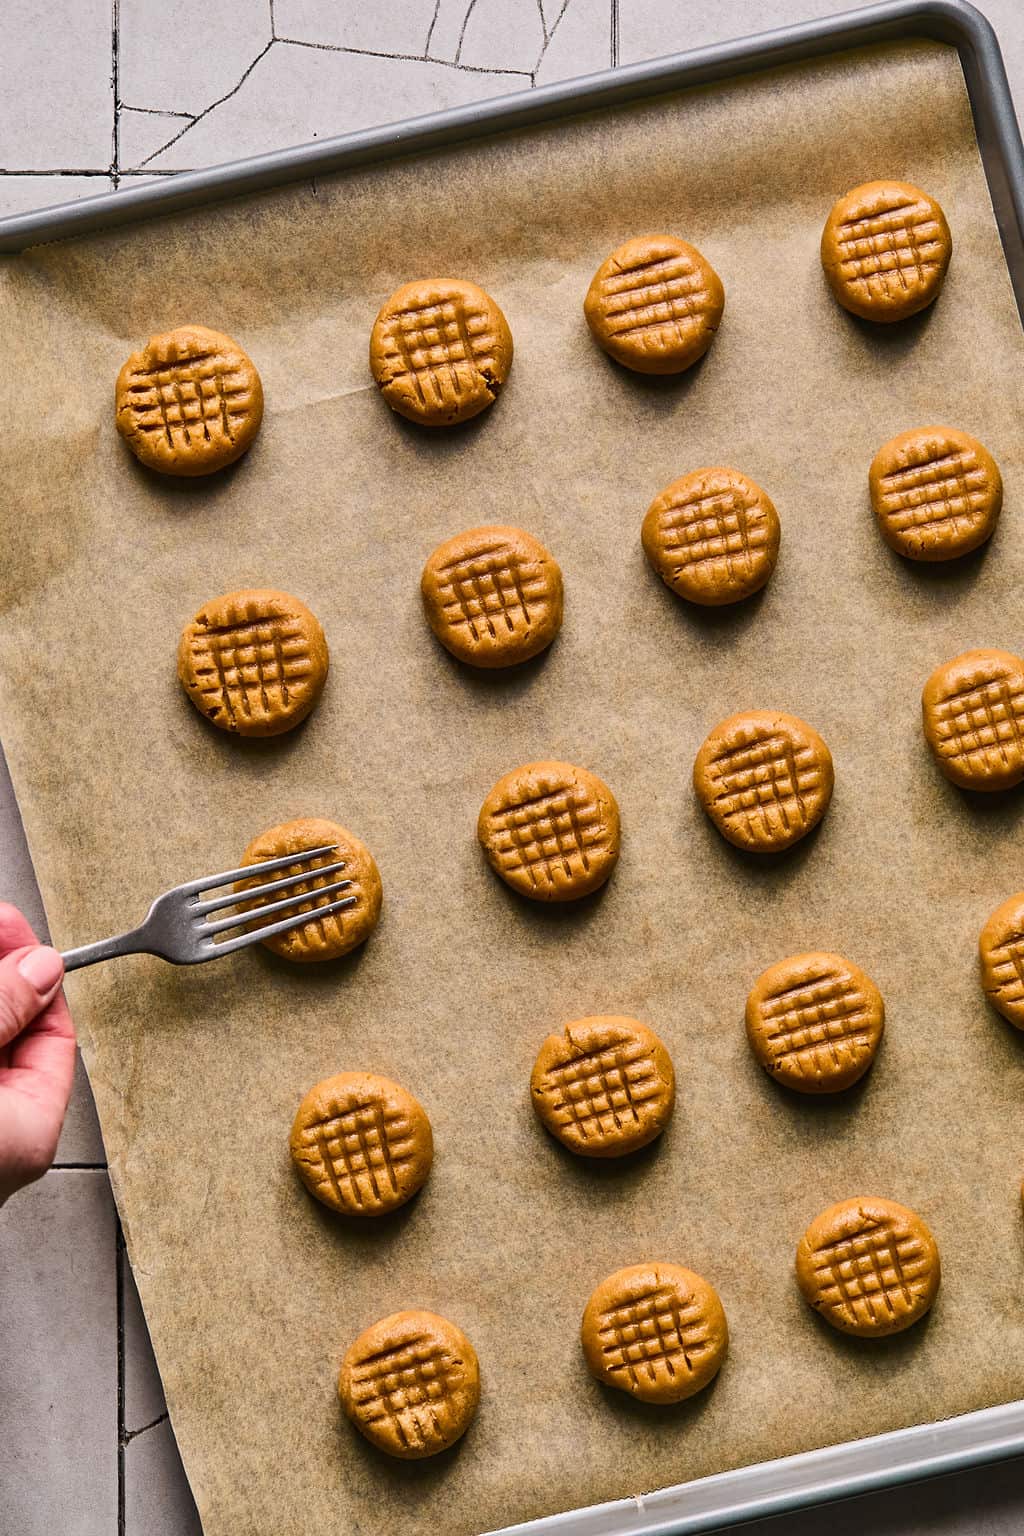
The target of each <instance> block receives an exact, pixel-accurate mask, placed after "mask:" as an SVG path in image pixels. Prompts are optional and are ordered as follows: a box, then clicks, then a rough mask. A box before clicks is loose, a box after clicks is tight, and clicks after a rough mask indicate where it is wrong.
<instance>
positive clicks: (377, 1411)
mask: <svg viewBox="0 0 1024 1536" xmlns="http://www.w3.org/2000/svg"><path fill="white" fill-rule="evenodd" d="M462 1377H463V1368H462V1364H461V1362H460V1361H458V1360H456V1359H455V1357H454V1356H453V1355H452V1354H451V1353H450V1352H449V1351H448V1350H447V1349H445V1348H444V1346H443V1345H439V1344H438V1343H437V1342H436V1341H435V1340H434V1339H431V1338H429V1337H428V1336H427V1335H426V1334H413V1335H412V1336H411V1337H410V1338H408V1339H403V1340H402V1341H401V1342H400V1343H398V1344H391V1345H389V1346H388V1347H387V1348H386V1349H382V1350H380V1351H378V1353H376V1354H372V1355H366V1356H364V1357H363V1359H361V1360H357V1361H356V1362H355V1364H354V1365H353V1367H352V1388H351V1391H352V1401H353V1404H354V1406H355V1408H356V1409H357V1411H358V1415H359V1418H360V1420H361V1421H362V1422H363V1423H364V1424H367V1425H370V1424H380V1423H386V1424H387V1425H388V1427H389V1428H391V1429H392V1430H393V1431H394V1433H395V1435H396V1437H397V1438H398V1440H399V1442H400V1443H401V1444H402V1445H403V1446H404V1447H405V1448H406V1449H407V1450H422V1449H424V1448H426V1447H429V1446H437V1445H440V1444H443V1443H444V1441H445V1439H446V1426H445V1420H446V1419H447V1418H448V1417H449V1415H450V1411H451V1407H452V1402H451V1399H452V1394H453V1392H454V1391H456V1390H457V1389H458V1387H459V1386H460V1385H461V1384H462Z"/></svg>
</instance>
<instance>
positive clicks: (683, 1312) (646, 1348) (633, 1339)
mask: <svg viewBox="0 0 1024 1536" xmlns="http://www.w3.org/2000/svg"><path fill="white" fill-rule="evenodd" d="M598 1335H599V1337H600V1339H601V1352H602V1354H603V1355H604V1357H605V1363H606V1368H607V1369H608V1370H609V1371H612V1372H616V1371H621V1372H623V1373H624V1374H625V1375H627V1376H628V1377H629V1380H630V1382H631V1383H632V1385H633V1386H634V1387H638V1386H639V1385H640V1381H641V1377H642V1376H647V1377H648V1379H649V1380H650V1381H652V1382H656V1381H657V1379H658V1372H659V1369H660V1370H663V1371H664V1372H665V1373H666V1374H667V1375H669V1376H678V1375H684V1376H690V1375H692V1374H693V1371H694V1367H695V1363H696V1362H697V1361H698V1360H699V1359H700V1358H701V1357H702V1356H703V1355H705V1354H706V1353H707V1351H708V1349H709V1348H710V1347H711V1345H710V1340H709V1338H708V1327H707V1319H706V1317H705V1315H704V1310H703V1308H702V1306H701V1304H700V1302H699V1301H698V1300H697V1298H696V1297H695V1296H691V1297H689V1298H688V1299H687V1300H686V1301H685V1302H683V1301H680V1299H679V1296H678V1294H677V1292H676V1290H675V1288H674V1286H671V1285H662V1286H657V1287H655V1289H654V1290H651V1291H646V1292H645V1293H644V1294H643V1295H641V1296H637V1297H636V1298H635V1299H633V1300H630V1301H626V1302H623V1303H621V1305H619V1306H615V1307H609V1308H608V1309H607V1310H606V1311H604V1312H602V1314H601V1319H600V1325H599V1327H598Z"/></svg>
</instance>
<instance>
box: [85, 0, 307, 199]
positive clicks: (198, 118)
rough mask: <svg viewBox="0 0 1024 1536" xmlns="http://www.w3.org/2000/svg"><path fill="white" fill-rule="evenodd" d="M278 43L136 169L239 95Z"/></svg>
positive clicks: (271, 43) (272, 42) (262, 52)
mask: <svg viewBox="0 0 1024 1536" xmlns="http://www.w3.org/2000/svg"><path fill="white" fill-rule="evenodd" d="M116 3H117V0H115V4H116ZM278 41H279V39H278V38H275V37H271V38H270V40H269V42H267V43H266V44H265V46H264V47H263V48H261V49H260V51H259V53H258V54H257V55H256V57H255V58H254V59H253V61H252V63H251V64H249V65H248V66H247V67H246V69H245V70H244V71H243V73H242V76H241V79H240V80H238V81H236V83H235V84H234V85H233V86H232V87H231V89H230V91H225V92H224V95H223V96H218V97H217V100H216V101H211V102H210V105H209V106H208V107H204V108H203V110H202V111H201V112H198V113H196V116H195V117H194V118H193V119H192V121H191V122H190V123H186V124H185V126H184V128H182V129H181V130H180V131H179V132H178V133H176V134H175V135H174V137H173V138H170V139H168V140H167V143H166V144H161V145H160V148H159V149H155V150H154V151H153V153H152V154H151V155H147V156H146V158H145V160H142V161H140V162H139V165H138V166H137V167H136V169H137V170H142V169H143V168H144V167H145V166H147V165H148V164H149V162H150V161H151V160H155V159H156V157H157V155H162V154H163V153H164V151H165V150H168V149H170V147H171V145H172V144H177V142H178V140H179V139H182V138H184V137H185V134H186V133H191V131H192V129H193V128H194V127H195V126H196V124H197V123H201V122H202V120H203V118H204V117H208V116H209V114H210V113H211V112H212V111H213V110H214V108H215V107H219V106H222V105H223V104H224V102H225V101H230V100H231V97H232V96H235V95H237V94H238V92H239V91H240V90H241V89H242V86H243V85H244V84H245V82H246V81H247V80H248V78H249V76H250V75H251V74H252V72H253V70H254V69H255V68H256V65H257V64H258V63H259V62H260V60H261V59H265V58H266V56H267V54H268V53H269V52H270V50H271V48H273V47H275V45H276V44H277V42H278Z"/></svg>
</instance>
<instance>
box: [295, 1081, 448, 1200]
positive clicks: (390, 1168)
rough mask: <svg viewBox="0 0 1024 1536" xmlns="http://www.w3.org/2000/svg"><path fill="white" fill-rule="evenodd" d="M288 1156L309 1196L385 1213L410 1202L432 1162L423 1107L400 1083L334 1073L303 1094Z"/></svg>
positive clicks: (427, 1122) (432, 1152)
mask: <svg viewBox="0 0 1024 1536" xmlns="http://www.w3.org/2000/svg"><path fill="white" fill-rule="evenodd" d="M290 1148H291V1156H292V1162H293V1163H294V1164H295V1169H296V1172H297V1173H298V1175H299V1177H300V1179H301V1180H302V1182H303V1184H305V1186H306V1188H307V1189H308V1190H309V1192H310V1194H311V1195H313V1196H314V1197H315V1198H316V1199H317V1200H319V1201H320V1202H321V1203H322V1204H323V1205H326V1206H329V1207H330V1209H331V1210H332V1211H338V1212H340V1214H341V1215H343V1216H384V1215H386V1214H387V1213H388V1212H389V1211H395V1210H397V1209H398V1207H399V1206H400V1205H404V1204H405V1202H406V1201H407V1200H411V1199H412V1197H413V1195H414V1194H416V1192H417V1190H419V1189H420V1188H421V1187H422V1186H423V1184H424V1183H425V1182H426V1178H427V1175H428V1173H429V1172H430V1165H431V1163H432V1162H433V1159H434V1139H433V1135H432V1133H431V1129H430V1121H429V1120H428V1118H427V1112H426V1110H425V1109H424V1108H423V1106H422V1104H420V1103H419V1102H418V1100H416V1099H414V1098H413V1096H412V1094H411V1093H409V1092H408V1091H407V1090H406V1089H405V1088H403V1087H402V1086H401V1084H400V1083H394V1082H392V1081H391V1079H390V1078H389V1077H378V1076H377V1075H376V1074H375V1073H373V1072H338V1073H337V1074H336V1075H335V1076H334V1077H327V1078H324V1080H323V1081H322V1082H319V1083H316V1084H314V1086H313V1087H312V1088H311V1089H310V1090H309V1092H308V1093H307V1094H306V1096H305V1098H304V1099H303V1100H302V1103H301V1104H300V1105H299V1108H298V1110H297V1112H296V1115H295V1123H294V1125H293V1126H292V1134H291V1142H290Z"/></svg>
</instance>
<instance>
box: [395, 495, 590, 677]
mask: <svg viewBox="0 0 1024 1536" xmlns="http://www.w3.org/2000/svg"><path fill="white" fill-rule="evenodd" d="M420 591H421V593H422V595H423V607H424V609H425V611H426V615H427V622H428V624H429V625H430V627H431V629H432V630H433V631H434V634H435V635H436V636H437V638H438V639H439V640H440V642H441V644H442V645H443V646H444V647H445V649H446V650H449V651H451V653H452V655H453V656H457V657H458V659H459V661H465V662H468V663H469V665H470V666H471V667H488V668H495V667H513V666H516V665H518V663H519V662H521V661H529V660H530V658H531V657H533V656H537V655H538V654H539V653H540V652H541V651H543V650H545V649H546V648H547V647H548V646H549V645H550V644H551V642H552V640H553V639H554V638H555V636H556V635H557V634H558V631H559V630H560V629H561V627H562V572H561V570H560V569H559V567H558V562H557V561H556V560H555V558H554V557H553V556H552V555H551V554H550V553H549V552H548V551H547V550H546V549H545V548H544V545H543V544H541V543H540V542H539V540H537V539H535V538H534V537H533V536H532V534H529V533H526V532H524V530H523V529H522V528H511V527H505V526H504V525H499V526H494V527H485V528H469V529H467V530H466V532H465V533H457V534H456V535H455V537H454V538H452V539H447V540H446V541H445V542H444V543H443V544H439V545H438V546H437V548H436V549H435V550H434V552H433V554H432V555H431V556H430V558H429V559H428V560H427V563H426V565H425V566H424V568H423V577H422V580H421V582H420Z"/></svg>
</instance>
